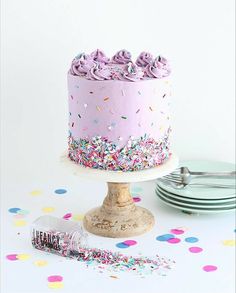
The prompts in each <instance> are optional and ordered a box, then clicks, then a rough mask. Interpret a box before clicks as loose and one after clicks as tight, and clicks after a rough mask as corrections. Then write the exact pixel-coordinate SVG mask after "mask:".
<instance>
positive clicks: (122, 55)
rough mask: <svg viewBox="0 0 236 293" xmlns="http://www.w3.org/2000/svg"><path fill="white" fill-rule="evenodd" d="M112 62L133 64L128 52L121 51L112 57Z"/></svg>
mask: <svg viewBox="0 0 236 293" xmlns="http://www.w3.org/2000/svg"><path fill="white" fill-rule="evenodd" d="M112 61H113V62H114V63H118V64H127V63H129V62H131V54H130V52H128V51H126V50H120V51H118V52H117V53H116V54H115V55H114V56H113V57H112Z"/></svg>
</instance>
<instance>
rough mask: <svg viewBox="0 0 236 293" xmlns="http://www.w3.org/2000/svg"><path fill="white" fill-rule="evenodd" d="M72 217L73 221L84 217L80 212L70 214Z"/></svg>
mask: <svg viewBox="0 0 236 293" xmlns="http://www.w3.org/2000/svg"><path fill="white" fill-rule="evenodd" d="M72 219H73V220H74V221H82V220H83V219H84V215H82V214H79V215H73V216H72Z"/></svg>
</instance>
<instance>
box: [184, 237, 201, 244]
mask: <svg viewBox="0 0 236 293" xmlns="http://www.w3.org/2000/svg"><path fill="white" fill-rule="evenodd" d="M185 241H186V242H188V243H195V242H198V238H197V237H187V238H185Z"/></svg>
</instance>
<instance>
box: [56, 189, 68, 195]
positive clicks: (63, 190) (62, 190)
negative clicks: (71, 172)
mask: <svg viewBox="0 0 236 293" xmlns="http://www.w3.org/2000/svg"><path fill="white" fill-rule="evenodd" d="M54 192H55V193H56V194H64V193H67V190H66V189H62V188H60V189H56V190H55V191H54Z"/></svg>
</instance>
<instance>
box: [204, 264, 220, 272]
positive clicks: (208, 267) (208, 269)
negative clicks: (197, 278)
mask: <svg viewBox="0 0 236 293" xmlns="http://www.w3.org/2000/svg"><path fill="white" fill-rule="evenodd" d="M202 269H203V271H205V272H214V271H216V270H217V266H213V265H206V266H204V267H203V268H202Z"/></svg>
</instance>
